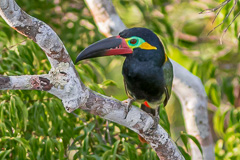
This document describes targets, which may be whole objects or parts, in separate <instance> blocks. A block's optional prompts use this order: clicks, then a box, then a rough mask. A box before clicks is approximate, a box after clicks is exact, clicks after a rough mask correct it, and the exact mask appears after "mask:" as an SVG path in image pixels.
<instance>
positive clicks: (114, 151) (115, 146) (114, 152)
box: [112, 140, 120, 160]
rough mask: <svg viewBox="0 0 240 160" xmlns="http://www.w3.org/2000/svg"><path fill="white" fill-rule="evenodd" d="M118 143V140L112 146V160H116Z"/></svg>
mask: <svg viewBox="0 0 240 160" xmlns="http://www.w3.org/2000/svg"><path fill="white" fill-rule="evenodd" d="M119 143H120V140H118V141H116V142H115V143H114V144H113V149H112V155H113V158H112V159H113V160H116V155H117V149H118V145H119Z"/></svg>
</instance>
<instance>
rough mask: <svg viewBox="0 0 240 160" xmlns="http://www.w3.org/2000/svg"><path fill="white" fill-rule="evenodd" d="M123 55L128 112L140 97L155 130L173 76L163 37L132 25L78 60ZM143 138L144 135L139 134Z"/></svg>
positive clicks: (91, 46) (89, 48)
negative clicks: (151, 118) (160, 107)
mask: <svg viewBox="0 0 240 160" xmlns="http://www.w3.org/2000/svg"><path fill="white" fill-rule="evenodd" d="M110 55H122V56H125V57H126V58H125V61H124V63H123V68H122V75H123V77H124V85H125V90H126V93H127V95H128V99H127V100H126V101H125V102H127V105H126V116H127V113H128V112H129V110H130V106H131V103H132V102H133V101H138V102H140V103H141V109H142V110H144V111H145V112H147V113H149V114H150V115H151V116H152V117H153V119H154V125H153V127H152V129H153V130H155V129H156V128H157V125H158V123H159V113H158V111H159V106H160V105H161V104H163V105H164V106H166V105H167V102H168V100H169V98H170V94H171V89H172V80H173V67H172V64H171V62H170V60H169V58H168V57H167V55H166V53H165V49H164V46H163V44H162V42H161V40H160V39H159V38H158V37H157V35H156V34H154V33H153V32H152V31H151V30H149V29H146V28H130V29H125V30H123V31H122V32H120V33H119V35H118V36H114V37H110V38H106V39H103V40H100V41H98V42H96V43H94V44H92V45H90V46H89V47H87V48H86V49H84V50H83V51H82V52H81V53H80V54H79V55H78V57H77V59H76V63H77V62H78V61H81V60H83V59H88V58H94V57H101V56H110ZM139 138H140V140H141V141H142V142H144V139H143V138H141V137H139Z"/></svg>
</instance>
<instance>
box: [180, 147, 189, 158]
mask: <svg viewBox="0 0 240 160" xmlns="http://www.w3.org/2000/svg"><path fill="white" fill-rule="evenodd" d="M178 149H179V150H180V152H181V153H182V155H183V157H184V158H185V160H191V159H192V158H191V156H190V155H189V154H188V153H187V152H186V151H185V150H184V149H183V148H182V147H181V146H178Z"/></svg>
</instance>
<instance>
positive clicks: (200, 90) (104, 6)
mask: <svg viewBox="0 0 240 160" xmlns="http://www.w3.org/2000/svg"><path fill="white" fill-rule="evenodd" d="M85 2H86V3H87V5H88V7H89V9H90V11H91V13H92V14H93V16H94V19H95V21H96V24H97V25H98V28H99V31H100V32H102V33H103V34H104V35H106V36H111V35H117V34H118V33H119V32H121V31H122V30H124V29H125V28H126V27H125V25H124V24H123V22H122V21H121V20H120V18H119V16H118V15H117V13H116V11H115V8H114V6H113V4H112V2H111V1H110V0H85ZM171 62H172V63H173V68H174V80H173V91H174V92H175V93H176V95H177V96H178V98H179V100H180V101H181V104H182V109H183V116H184V119H185V124H186V130H187V133H188V134H191V135H193V136H195V137H196V138H197V139H198V140H199V142H200V144H201V147H202V150H203V157H204V159H206V160H214V159H215V155H214V144H213V140H212V135H211V132H210V128H209V124H208V112H207V95H206V92H205V90H204V86H203V84H202V82H201V80H200V79H199V78H198V77H196V76H194V75H193V74H192V73H190V72H189V71H188V70H186V69H185V68H184V67H182V66H181V65H179V64H178V63H176V62H175V61H173V60H171ZM190 145H191V155H192V159H193V160H201V159H202V155H201V152H200V151H199V149H198V148H197V146H196V145H195V144H194V143H192V142H190Z"/></svg>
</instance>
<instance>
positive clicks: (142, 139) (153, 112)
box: [138, 101, 155, 143]
mask: <svg viewBox="0 0 240 160" xmlns="http://www.w3.org/2000/svg"><path fill="white" fill-rule="evenodd" d="M141 109H142V110H143V111H145V112H147V113H150V114H152V115H153V116H154V115H155V110H154V109H151V108H150V106H149V105H148V103H147V101H145V102H144V103H143V104H142V105H141ZM138 139H139V140H140V142H142V143H147V141H146V140H145V139H144V138H143V137H141V136H140V135H138Z"/></svg>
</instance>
